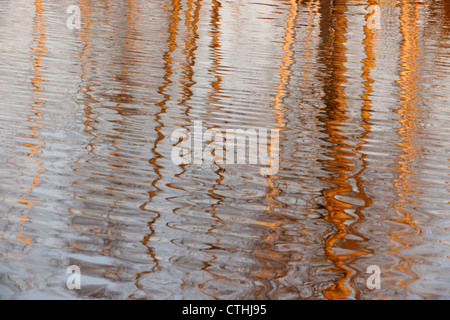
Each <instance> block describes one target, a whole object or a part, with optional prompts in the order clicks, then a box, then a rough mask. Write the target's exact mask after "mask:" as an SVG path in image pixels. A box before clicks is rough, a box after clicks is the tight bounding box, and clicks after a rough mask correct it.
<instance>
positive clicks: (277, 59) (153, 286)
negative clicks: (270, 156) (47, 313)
mask: <svg viewBox="0 0 450 320" xmlns="http://www.w3.org/2000/svg"><path fill="white" fill-rule="evenodd" d="M73 4H75V5H78V6H79V7H80V9H81V28H80V29H73V30H71V29H69V28H68V27H67V25H66V21H67V19H68V18H69V17H70V15H71V14H70V13H69V14H68V13H66V10H67V7H68V6H70V5H73ZM371 6H372V7H371ZM378 9H379V10H378ZM378 13H379V16H375V15H377V14H378ZM0 30H1V33H0V164H1V167H0V197H1V202H0V235H1V239H0V298H4V299H9V298H15V299H28V298H70V299H71V298H99V299H104V298H105V299H127V298H131V299H142V298H144V299H407V298H408V299H411V298H412V299H430V298H431V299H436V298H437V299H450V291H449V288H450V271H449V270H450V260H449V259H450V220H449V215H450V204H449V191H450V186H449V181H450V162H449V161H450V159H449V158H450V156H449V153H450V143H449V142H450V126H449V123H450V109H449V108H450V2H449V1H445V0H441V1H438V0H436V1H423V2H414V1H406V0H403V1H400V0H397V1H389V2H387V1H375V0H369V1H346V0H335V1H331V0H321V1H319V0H316V1H294V0H289V1H281V0H258V1H243V0H242V1H241V0H236V1H222V0H220V1H219V0H203V1H202V0H173V1H169V0H161V1H144V0H140V1H138V0H128V1H115V0H107V1H87V0H79V1H78V2H76V1H69V0H63V1H50V0H35V1H25V0H15V1H10V0H3V1H0ZM194 121H202V123H203V126H204V129H205V130H206V129H207V128H218V129H220V130H226V129H230V128H235V129H248V128H265V129H279V139H280V140H279V141H280V146H279V157H280V164H279V170H278V172H277V173H276V174H274V175H269V176H263V175H261V174H260V172H259V167H260V166H257V165H252V164H236V165H232V164H231V165H230V164H228V165H220V164H217V163H216V164H213V165H207V164H200V165H194V164H192V165H191V164H188V165H177V164H174V162H173V161H172V160H171V152H172V150H173V146H174V142H173V141H172V140H171V135H172V132H173V131H174V130H176V129H180V128H188V127H190V126H191V125H192V124H193V122H194ZM69 265H78V266H79V267H80V269H81V289H80V290H69V289H68V288H67V287H66V280H67V278H68V276H69V274H67V273H66V269H67V267H68V266H69ZM371 265H376V266H378V267H379V268H380V270H381V288H379V289H376V288H375V289H369V288H368V286H367V279H368V278H369V276H370V274H369V273H367V269H368V267H369V266H371Z"/></svg>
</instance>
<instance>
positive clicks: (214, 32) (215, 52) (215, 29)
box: [198, 0, 231, 300]
mask: <svg viewBox="0 0 450 320" xmlns="http://www.w3.org/2000/svg"><path fill="white" fill-rule="evenodd" d="M221 8H222V3H221V2H220V1H219V0H212V8H211V10H210V12H211V18H210V31H209V34H210V36H211V44H210V46H209V47H210V55H211V61H212V67H211V69H210V70H209V72H210V73H211V74H212V75H213V76H214V78H215V80H213V81H211V82H210V86H211V90H210V92H209V93H208V100H209V101H211V102H218V101H220V98H219V96H220V94H221V92H222V91H223V88H222V81H223V79H222V75H221V73H220V71H219V70H220V69H221V68H222V51H221V39H220V36H221V34H222V31H221V14H220V9H221ZM208 104H211V103H209V102H208ZM211 107H212V108H213V109H215V110H220V109H222V107H213V106H211ZM209 112H212V111H209ZM213 128H218V126H217V125H215V126H213ZM208 129H210V128H208ZM214 156H215V155H214ZM214 165H215V166H217V170H215V171H214V173H215V174H216V175H217V179H216V180H215V184H214V185H213V186H212V187H211V189H209V190H208V193H209V196H210V197H211V198H213V199H215V200H216V202H215V203H212V204H211V208H210V209H209V210H207V212H208V213H210V214H211V216H212V217H213V218H214V219H215V220H216V221H218V222H219V223H220V225H221V226H225V225H226V224H225V222H223V221H222V219H221V218H220V217H219V216H218V215H217V214H216V208H217V207H218V206H220V204H221V203H222V196H221V195H219V194H217V193H216V192H215V190H216V189H217V188H218V186H220V185H221V184H222V181H223V180H224V176H223V175H222V173H223V171H224V169H223V167H222V166H221V165H220V164H219V163H217V161H214ZM215 228H216V227H215V226H212V227H211V228H210V229H209V230H208V231H207V233H208V234H209V233H212V232H213V230H214V229H215ZM219 241H220V240H219V239H217V243H208V245H209V246H210V250H213V251H215V250H220V244H219ZM200 250H201V251H205V252H207V253H208V250H204V249H200ZM210 255H211V256H212V257H211V259H210V260H208V261H205V262H204V263H203V264H204V266H203V267H202V271H204V272H206V273H208V274H210V275H212V276H213V279H210V280H207V281H204V282H202V283H200V284H199V285H198V287H199V289H200V291H201V292H202V293H204V294H206V295H207V296H209V297H211V298H213V299H215V300H219V299H220V298H219V297H218V296H216V295H214V294H210V293H208V292H206V290H205V289H204V288H205V286H206V285H207V284H208V283H209V282H213V281H216V280H218V279H223V280H226V281H231V279H229V278H228V277H225V276H222V275H219V274H217V273H216V272H213V271H212V270H210V269H209V267H211V266H213V265H214V261H216V260H217V258H218V257H217V255H215V254H213V253H210Z"/></svg>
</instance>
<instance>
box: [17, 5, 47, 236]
mask: <svg viewBox="0 0 450 320" xmlns="http://www.w3.org/2000/svg"><path fill="white" fill-rule="evenodd" d="M34 5H35V10H36V11H35V12H36V14H35V17H34V20H33V32H34V33H35V36H34V41H33V47H32V50H33V56H34V59H33V69H34V72H33V75H34V78H33V79H32V80H31V84H32V85H33V87H34V91H33V98H34V99H35V100H36V102H35V103H34V105H33V106H32V107H31V108H32V109H33V111H34V115H33V117H30V118H29V119H28V122H29V123H30V124H31V127H30V129H31V130H32V131H33V135H32V136H31V137H32V138H33V139H34V140H35V141H36V142H37V143H25V144H24V146H25V147H27V148H29V149H30V150H31V152H30V153H28V154H27V156H28V158H30V160H31V161H33V162H34V163H36V164H37V165H38V167H39V171H37V172H36V173H35V174H34V176H33V183H32V184H31V186H30V187H29V188H28V190H27V191H25V193H24V194H23V195H21V196H20V198H19V200H20V202H21V203H22V204H24V205H26V206H27V207H28V209H31V207H32V204H35V203H39V202H41V199H35V200H29V199H26V198H25V197H26V196H27V195H29V194H30V193H31V191H32V190H33V189H34V188H35V187H36V186H37V185H38V184H39V182H40V180H39V175H40V174H41V173H42V172H44V171H45V170H44V168H43V167H42V165H41V163H40V162H39V161H38V160H37V159H35V158H34V155H35V154H36V153H38V152H39V147H40V146H43V145H44V142H43V141H42V140H41V139H40V138H39V129H40V128H42V127H43V125H41V124H40V123H39V121H40V120H42V111H41V109H42V106H43V105H44V99H45V97H46V96H45V94H44V93H43V90H42V87H41V84H42V82H44V79H43V78H42V71H41V70H40V69H41V68H42V64H41V59H42V58H43V57H44V56H45V55H46V52H47V47H46V46H45V41H46V35H45V20H46V18H45V17H44V6H43V5H42V1H41V0H36V1H35V3H34ZM26 221H28V218H27V216H26V215H22V217H21V222H20V224H21V225H23V224H24V223H25V222H26ZM17 238H18V239H19V240H20V241H22V242H24V243H26V244H27V245H29V244H30V243H31V239H30V238H27V237H24V236H23V235H22V233H21V232H20V231H19V232H18V235H17Z"/></svg>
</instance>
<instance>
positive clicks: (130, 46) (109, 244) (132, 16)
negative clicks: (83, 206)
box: [102, 0, 139, 296]
mask: <svg viewBox="0 0 450 320" xmlns="http://www.w3.org/2000/svg"><path fill="white" fill-rule="evenodd" d="M127 4H128V11H127V13H126V15H125V19H126V27H125V35H124V37H123V38H122V37H121V38H122V39H123V51H122V54H121V60H120V64H121V68H120V73H119V74H118V75H117V74H116V75H115V78H116V79H118V80H119V82H120V92H119V93H118V94H117V95H115V97H114V98H115V99H117V101H118V102H117V104H116V105H115V106H113V107H112V109H113V110H115V111H116V112H117V114H119V115H120V116H121V120H114V122H115V123H117V124H119V125H120V127H117V128H115V130H116V131H119V132H125V131H126V129H127V125H126V118H127V108H122V107H121V106H122V105H123V104H124V103H126V102H129V101H132V100H133V97H132V96H130V95H129V94H127V93H126V91H127V89H128V88H130V87H133V86H132V85H131V84H130V83H129V82H128V81H127V80H128V79H129V78H130V77H131V76H133V75H134V73H133V72H131V71H130V70H132V69H134V68H135V65H136V63H137V58H136V56H134V55H133V52H134V49H135V48H136V46H137V44H138V42H139V37H138V36H137V28H136V24H137V23H138V21H139V19H138V17H139V15H138V8H137V6H136V4H135V3H134V0H127ZM105 5H106V7H107V3H106V4H105ZM106 10H108V9H107V8H106ZM116 23H117V20H116ZM121 27H122V26H121V25H120V26H119V28H121ZM111 141H112V144H113V145H114V149H115V151H112V152H111V153H110V155H111V156H113V157H115V158H119V159H121V161H123V162H124V163H125V164H120V165H116V164H114V163H109V164H108V165H110V166H111V167H113V168H115V171H114V172H112V173H110V174H109V175H106V176H105V177H111V178H112V177H114V175H118V173H119V172H120V171H122V172H123V171H124V170H123V168H124V167H125V165H126V164H129V161H127V160H126V159H124V158H123V157H122V156H121V151H123V150H122V148H120V146H119V145H118V142H119V139H116V137H111ZM117 184H118V185H121V182H117ZM111 197H114V192H113V190H112V189H111ZM114 198H115V197H114ZM129 199H130V197H129V196H127V197H125V198H123V199H115V200H113V201H112V203H113V205H114V207H115V208H117V207H119V203H120V202H121V201H126V200H129ZM112 211H113V210H109V212H108V213H107V215H106V218H107V220H108V222H109V223H108V230H106V231H104V233H105V234H106V235H107V236H108V239H107V241H106V240H105V246H104V248H103V250H102V255H111V253H110V251H111V250H112V249H113V248H114V246H115V245H116V244H117V241H118V240H120V239H119V238H118V237H117V236H116V237H114V236H113V234H114V231H115V230H118V229H119V228H120V225H121V224H120V223H118V222H116V221H114V220H113V219H112V217H111V216H112ZM120 269H121V267H110V268H109V270H108V271H110V272H111V274H113V275H114V276H115V277H116V278H117V279H118V280H122V279H121V277H120V275H119V272H120ZM130 296H131V295H130Z"/></svg>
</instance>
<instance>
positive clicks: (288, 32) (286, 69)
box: [255, 0, 298, 299]
mask: <svg viewBox="0 0 450 320" xmlns="http://www.w3.org/2000/svg"><path fill="white" fill-rule="evenodd" d="M297 14H298V4H297V1H296V0H290V1H289V13H288V16H287V18H286V20H285V28H284V31H285V33H284V35H283V40H284V42H283V45H282V47H281V48H282V56H281V65H280V67H279V68H278V71H279V72H280V81H279V83H278V86H277V94H276V95H275V99H274V105H273V111H274V114H275V117H276V122H277V124H278V129H279V130H282V129H283V128H284V127H285V124H284V121H283V113H284V112H285V111H286V110H285V109H284V108H283V103H284V100H285V99H286V97H288V96H289V92H288V91H287V90H286V87H287V85H288V83H289V76H290V74H291V71H290V68H291V66H292V64H293V63H294V60H293V55H294V52H293V51H292V49H291V47H292V45H293V43H294V37H295V18H296V17H297ZM278 138H279V139H280V140H281V134H278ZM279 146H281V141H280V143H279ZM268 150H269V153H270V156H271V158H272V157H273V156H274V150H273V146H272V145H269V146H268ZM278 154H279V153H278ZM271 165H272V164H271V163H270V164H269V165H268V166H269V167H270V166H271ZM280 169H281V168H280ZM276 180H277V176H276V175H271V176H267V178H266V182H267V185H268V189H267V193H266V195H265V199H266V200H267V201H268V202H269V205H267V206H266V211H267V213H268V215H269V216H274V215H276V212H275V210H274V208H280V207H282V206H283V203H281V202H280V201H278V200H277V199H276V197H277V195H279V194H280V193H281V191H280V189H279V188H278V187H277V186H276V185H275V181H276ZM284 221H285V220H284V219H282V218H277V220H276V222H271V223H266V224H265V225H266V226H268V227H269V228H270V234H269V236H267V237H266V238H265V239H264V240H263V241H264V244H263V245H262V247H261V248H259V249H257V250H256V252H255V256H256V257H258V258H260V260H261V263H262V264H263V268H262V269H261V270H260V271H258V272H256V273H255V276H256V278H258V279H261V280H264V281H266V286H267V287H266V288H265V287H263V286H260V288H259V292H257V293H256V295H255V298H256V299H261V298H263V299H264V295H266V294H267V292H268V291H269V289H270V286H271V284H270V281H269V280H270V279H276V278H280V277H282V276H283V275H285V273H286V270H285V266H284V264H283V266H284V270H279V269H280V267H281V264H279V263H278V262H279V261H282V260H283V259H282V257H281V255H280V254H279V253H278V252H277V251H275V250H273V249H271V247H272V246H273V245H274V244H276V243H277V233H278V230H279V229H280V227H281V225H282V224H283V223H284ZM272 261H276V265H275V266H272V265H271V264H270V262H272Z"/></svg>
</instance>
